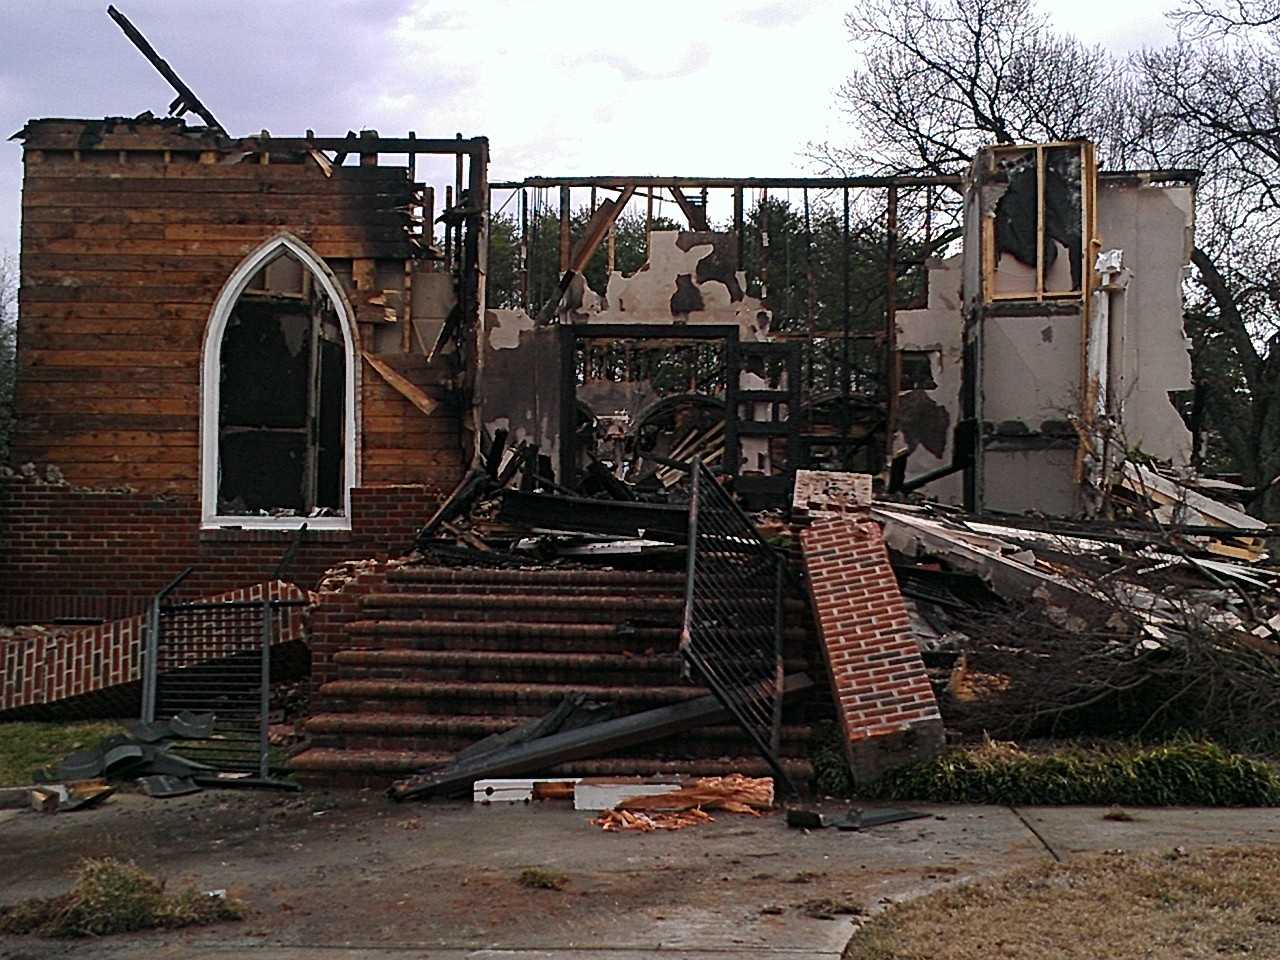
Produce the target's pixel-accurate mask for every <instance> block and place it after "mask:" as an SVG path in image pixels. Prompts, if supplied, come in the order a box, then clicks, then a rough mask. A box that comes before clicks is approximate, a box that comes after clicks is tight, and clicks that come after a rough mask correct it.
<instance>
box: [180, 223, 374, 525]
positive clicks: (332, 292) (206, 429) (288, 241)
mask: <svg viewBox="0 0 1280 960" xmlns="http://www.w3.org/2000/svg"><path fill="white" fill-rule="evenodd" d="M286 254H288V255H292V256H293V257H295V258H296V259H297V260H298V261H299V263H300V264H301V265H302V268H303V269H304V270H309V271H310V272H311V274H312V276H313V277H314V278H315V280H316V281H317V282H318V283H319V284H320V286H321V287H322V288H323V289H324V292H325V293H326V294H327V295H328V297H329V300H330V302H331V303H332V304H333V306H334V310H335V311H336V312H337V314H338V326H339V328H340V329H341V330H342V339H343V347H344V350H345V354H344V359H345V362H346V374H347V375H346V377H344V383H343V391H344V396H343V416H342V423H343V467H342V471H343V476H342V484H343V494H342V503H343V512H342V516H340V517H305V516H297V517H262V516H251V515H236V514H222V513H220V512H219V511H218V480H219V475H220V472H221V464H220V451H219V411H220V409H221V369H222V342H223V335H224V334H225V333H226V329H227V324H228V323H229V321H230V319H231V315H232V312H233V311H234V309H235V306H236V302H237V301H238V300H239V299H240V295H241V294H242V293H244V291H245V288H246V287H247V286H248V285H249V282H250V280H252V279H253V277H254V276H255V275H256V274H257V272H258V271H259V270H260V269H262V268H263V267H264V266H266V265H267V264H268V263H270V262H271V261H272V260H274V259H275V258H277V257H280V256H284V255H286ZM358 344H359V334H358V332H357V330H356V325H355V312H354V311H353V310H352V308H351V304H350V302H349V301H348V300H347V298H346V295H345V294H344V293H343V291H342V284H341V282H340V281H339V280H338V278H337V277H336V276H335V275H334V274H333V271H332V270H330V269H329V266H328V264H326V263H325V261H324V259H323V258H322V257H320V256H319V255H318V254H316V252H315V251H313V250H312V249H311V248H310V247H308V246H307V245H306V244H305V243H303V242H302V241H301V240H299V239H298V238H297V237H295V236H294V235H293V234H290V233H288V232H281V233H278V234H276V235H275V236H274V237H271V238H270V239H269V240H267V241H265V242H264V243H262V244H261V245H260V246H259V247H258V248H257V249H256V250H254V251H253V252H251V253H250V254H249V255H248V256H246V257H245V258H244V259H243V260H241V261H240V264H239V265H238V266H237V267H236V269H235V270H234V271H232V273H231V276H230V277H228V278H227V281H226V283H225V284H223V287H222V290H221V291H220V292H219V293H218V297H217V299H216V300H215V301H214V304H213V309H212V311H211V312H210V314H209V322H208V324H207V325H206V327H205V337H204V345H203V348H202V352H201V374H200V517H201V526H203V527H210V528H216V527H222V526H237V527H252V528H256V529H276V530H280V529H286V530H288V529H295V528H297V527H298V526H299V525H300V524H302V523H304V522H305V523H306V524H307V526H308V528H311V529H317V528H327V529H337V530H349V529H351V489H352V488H353V487H355V486H357V485H358V483H359V458H358V456H357V447H358V443H357V438H356V424H357V419H356V396H357V395H358V394H357V391H358V390H359V386H360V384H359V378H360V372H361V371H360V364H359V363H358V362H357V360H358V358H359V349H358Z"/></svg>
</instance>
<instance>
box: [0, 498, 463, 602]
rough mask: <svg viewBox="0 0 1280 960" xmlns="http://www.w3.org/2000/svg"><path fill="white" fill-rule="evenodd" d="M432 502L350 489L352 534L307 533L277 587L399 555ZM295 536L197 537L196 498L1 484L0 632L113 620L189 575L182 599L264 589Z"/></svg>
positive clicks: (207, 533) (239, 533)
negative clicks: (0, 626)
mask: <svg viewBox="0 0 1280 960" xmlns="http://www.w3.org/2000/svg"><path fill="white" fill-rule="evenodd" d="M440 499H441V493H440V491H439V490H436V489H433V488H429V487H427V486H425V485H421V484H413V485H401V486H377V487H357V488H355V489H353V490H352V491H351V514H352V529H351V530H315V531H307V532H306V533H305V534H304V535H303V539H302V542H301V543H300V545H299V546H298V549H297V551H296V552H295V554H294V556H293V559H292V561H291V562H290V563H289V565H288V568H287V569H286V570H285V571H284V574H283V578H284V579H286V580H288V581H290V582H293V583H296V584H297V585H298V586H300V587H302V588H303V589H307V590H312V589H315V588H316V587H317V586H318V585H319V583H320V580H321V578H322V577H323V576H324V573H325V571H327V570H328V569H330V568H331V567H334V566H336V565H338V564H340V563H342V562H343V561H347V560H351V559H365V558H372V559H382V560H385V559H387V558H388V557H397V556H401V555H403V554H404V553H406V552H407V551H408V550H409V548H410V546H411V545H412V541H413V537H414V534H415V533H416V532H417V530H418V529H419V528H420V527H421V526H422V524H423V523H424V522H425V521H426V519H427V518H428V517H430V516H431V514H432V512H433V511H434V510H435V508H436V506H437V505H438V504H439V501H440ZM295 539H297V533H296V532H295V531H288V530H242V529H232V528H221V529H216V530H202V529H201V526H200V503H199V501H198V500H197V499H196V498H195V497H191V496H175V495H162V494H154V493H138V492H134V491H129V490H106V491H97V490H85V489H80V488H76V487H72V486H69V485H66V484H57V483H45V482H42V481H39V480H35V479H31V478H27V477H22V476H16V477H9V478H3V479H0V623H9V624H22V623H53V622H54V621H56V620H59V619H63V620H65V619H67V618H84V619H96V620H116V619H120V618H124V617H129V616H132V615H134V614H136V613H139V612H141V611H142V610H143V609H145V608H146V605H147V603H148V602H149V600H150V598H151V597H152V596H153V595H154V594H155V593H156V592H157V591H159V590H160V589H162V588H163V587H164V586H165V585H166V584H167V583H168V582H169V581H170V580H172V579H173V577H174V576H176V575H177V574H178V573H180V572H181V571H182V570H184V569H185V568H187V567H189V566H190V567H194V568H195V570H194V572H193V573H192V574H191V576H190V577H189V578H188V579H187V580H186V581H185V582H184V583H183V585H182V588H181V591H180V594H179V595H180V596H182V597H196V596H207V595H210V594H215V593H221V592H224V591H227V590H232V589H235V588H237V587H243V586H248V585H250V584H254V583H261V582H262V581H265V580H271V579H273V578H274V576H275V572H276V567H277V565H278V564H279V563H280V559H281V557H283V556H284V554H285V551H286V550H288V549H289V546H290V544H291V543H293V541H294V540H295Z"/></svg>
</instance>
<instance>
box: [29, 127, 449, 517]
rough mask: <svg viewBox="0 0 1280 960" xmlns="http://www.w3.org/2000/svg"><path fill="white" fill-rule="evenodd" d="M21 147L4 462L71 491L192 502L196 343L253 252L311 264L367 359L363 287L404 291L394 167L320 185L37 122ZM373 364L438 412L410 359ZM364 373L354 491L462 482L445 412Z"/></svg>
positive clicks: (168, 134)
mask: <svg viewBox="0 0 1280 960" xmlns="http://www.w3.org/2000/svg"><path fill="white" fill-rule="evenodd" d="M22 137H23V140H24V143H25V148H26V150H25V160H24V162H25V181H24V187H23V196H22V248H21V257H22V259H21V275H22V286H21V289H20V300H19V303H20V325H19V341H18V356H19V382H18V392H17V414H18V432H17V437H16V444H15V452H14V459H15V462H18V463H22V462H26V461H32V462H35V463H38V464H44V463H51V464H55V465H57V466H58V467H59V468H60V469H61V470H62V472H63V474H64V476H65V477H66V479H67V480H68V481H70V482H71V483H72V484H75V485H83V486H87V487H96V488H101V487H117V486H129V487H133V488H135V489H137V490H139V491H142V492H148V493H161V492H163V493H173V494H181V495H195V494H197V493H198V488H199V476H200V460H199V458H200V449H199V422H200V364H201V346H202V340H203V337H204V333H205V327H206V324H207V323H208V321H209V318H210V312H211V310H212V308H213V304H214V301H215V299H216V298H217V296H218V293H219V291H220V290H221V288H222V285H223V284H224V283H225V281H226V280H227V278H228V277H229V275H230V274H231V272H232V271H233V270H234V269H235V267H236V265H237V264H238V263H239V262H240V261H241V259H242V258H243V257H244V256H245V255H246V254H247V253H249V252H250V251H252V250H253V249H254V248H256V247H257V246H259V245H260V244H261V243H263V242H264V241H266V240H268V239H269V238H271V237H272V236H274V235H275V234H277V233H278V232H280V231H282V230H284V231H288V232H289V233H291V234H293V235H294V236H296V237H298V238H299V239H301V240H303V241H304V242H305V243H307V244H308V245H309V246H310V247H311V248H312V249H313V250H315V252H316V253H317V254H319V255H320V256H321V257H323V258H325V260H326V262H327V263H328V264H329V266H330V267H331V268H332V269H333V271H334V273H335V274H336V275H337V276H338V277H339V278H340V279H341V280H342V282H343V283H344V285H345V287H346V292H347V295H348V298H349V299H350V301H351V303H352V304H353V306H354V307H355V310H356V313H357V318H358V319H359V320H360V321H361V322H360V324H359V327H360V338H361V341H362V343H363V344H364V346H365V348H366V349H368V348H369V346H370V345H371V344H372V342H373V339H374V338H373V336H372V334H373V328H374V325H375V323H380V322H385V316H386V308H385V306H384V304H383V300H382V298H381V297H380V296H379V295H380V294H381V292H382V291H380V290H379V291H373V290H370V289H366V288H365V283H366V282H367V281H366V280H365V279H364V278H369V277H375V276H377V275H378V274H379V273H386V272H388V271H389V269H390V268H391V267H392V266H393V264H394V265H395V266H396V267H398V268H399V270H400V272H401V273H403V262H404V260H405V259H406V258H407V257H409V256H411V255H412V254H413V250H412V241H411V239H410V236H409V234H408V232H407V230H406V222H407V217H408V213H407V211H408V208H409V205H410V200H411V191H412V189H413V185H412V183H411V182H410V178H409V176H408V171H407V169H406V168H405V167H380V166H365V165H361V166H345V167H343V166H339V167H335V168H334V169H333V171H332V176H326V174H325V172H324V171H322V170H321V168H320V166H319V165H318V164H316V163H315V162H313V161H312V159H311V158H310V157H308V156H307V155H306V154H305V153H302V154H295V155H292V156H283V157H281V156H271V155H270V154H269V153H261V152H249V151H243V150H240V151H238V150H237V149H236V147H235V144H236V142H235V141H230V142H228V141H226V140H225V139H220V140H215V139H213V138H211V136H210V135H209V134H207V133H203V132H195V131H192V130H189V129H187V128H185V126H184V125H182V124H181V123H180V122H176V121H80V120H75V121H69V120H67V121H64V120H43V121H33V122H32V123H31V124H29V125H28V126H27V128H26V129H25V130H24V131H23V133H22ZM264 161H265V162H264ZM379 267H382V269H381V270H380V269H379ZM356 278H359V279H356ZM381 356H382V359H384V360H386V361H387V362H388V363H390V364H392V365H393V366H395V367H396V368H397V369H398V370H399V371H400V372H401V373H402V374H403V375H404V376H406V377H407V378H408V379H409V380H411V381H412V382H414V383H415V384H417V385H418V386H419V387H421V388H423V389H424V390H425V391H426V392H427V393H428V394H429V395H432V396H435V397H437V398H443V392H442V390H441V389H440V388H439V387H438V386H437V385H436V384H437V383H438V382H439V380H440V376H439V374H438V372H437V371H433V370H430V369H428V368H427V366H426V364H425V362H424V361H423V360H422V358H421V356H420V355H417V356H415V355H413V354H408V353H405V354H396V355H394V356H393V355H388V354H383V355H381ZM363 366H364V369H363V370H360V371H353V374H354V375H356V376H357V377H358V382H359V383H360V384H361V392H360V395H359V422H358V425H357V437H356V449H357V456H358V457H359V458H360V463H361V470H360V477H361V484H362V485H370V484H373V485H377V484H383V483H421V484H426V485H428V486H429V487H432V488H443V489H446V490H447V489H448V488H449V487H450V486H451V485H452V484H453V483H454V482H456V479H457V477H458V476H459V475H460V472H461V468H462V454H461V449H460V443H459V437H458V430H459V424H458V417H457V412H456V411H454V410H451V409H450V407H449V405H448V404H442V405H441V406H440V407H439V408H437V410H436V412H435V413H434V414H433V415H432V416H431V417H426V416H424V415H423V414H422V413H420V412H419V411H418V410H417V409H416V408H415V407H414V406H413V405H412V404H411V403H410V402H409V401H408V400H406V399H404V397H402V396H401V395H400V394H399V393H397V392H396V391H395V390H393V389H391V388H390V387H389V386H387V384H386V383H385V382H384V381H383V380H382V379H381V378H380V377H379V376H378V375H377V374H376V373H375V372H373V371H372V370H371V369H370V367H369V366H368V365H367V364H364V365H363Z"/></svg>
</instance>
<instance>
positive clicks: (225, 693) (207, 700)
mask: <svg viewBox="0 0 1280 960" xmlns="http://www.w3.org/2000/svg"><path fill="white" fill-rule="evenodd" d="M190 572H191V571H190V570H187V571H186V572H185V573H183V574H182V575H181V576H180V577H178V578H177V579H176V580H174V582H173V583H171V584H170V585H169V586H168V587H166V588H165V589H164V590H163V591H162V592H161V593H160V594H158V595H157V596H156V598H155V599H154V600H153V601H152V604H151V611H150V615H149V622H148V629H147V642H146V658H145V660H144V674H143V688H142V690H143V692H142V719H143V721H144V722H148V723H150V722H154V721H155V720H156V719H157V718H159V719H162V720H163V719H165V718H169V717H174V716H176V715H178V714H180V713H183V712H184V711H190V712H192V713H196V714H213V735H212V737H211V738H209V739H206V740H189V741H184V742H182V743H180V744H179V745H178V752H179V753H181V754H182V755H183V756H184V757H186V758H187V759H190V760H195V761H197V762H200V763H204V764H207V765H209V766H210V767H213V768H215V769H216V770H218V771H225V772H236V773H249V774H254V775H256V776H258V777H260V778H262V779H264V780H265V779H268V778H269V776H270V773H271V759H270V745H269V742H268V729H267V728H268V724H269V720H270V693H271V647H272V644H273V643H274V642H275V640H276V638H277V637H278V636H279V633H280V629H281V627H282V626H283V625H286V624H287V623H288V620H289V618H291V617H295V616H299V615H300V612H299V610H298V609H297V608H300V607H304V606H306V603H307V602H306V601H305V600H281V599H271V598H264V599H262V600H236V601H212V602H210V601H202V602H169V600H168V597H169V595H170V594H171V593H172V592H173V590H174V589H175V588H176V587H177V586H178V584H179V583H181V582H182V580H183V579H185V577H186V576H187V574H189V573H190Z"/></svg>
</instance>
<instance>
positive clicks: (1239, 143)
mask: <svg viewBox="0 0 1280 960" xmlns="http://www.w3.org/2000/svg"><path fill="white" fill-rule="evenodd" d="M1169 16H1170V19H1171V22H1172V23H1173V24H1174V25H1175V26H1176V27H1177V30H1178V34H1177V38H1176V40H1175V42H1174V43H1173V44H1171V45H1169V46H1168V47H1166V48H1162V49H1157V50H1149V51H1144V52H1142V53H1140V54H1138V55H1136V56H1135V57H1133V58H1129V59H1119V58H1116V57H1113V56H1111V55H1110V54H1108V53H1107V52H1106V51H1105V50H1104V49H1102V48H1100V47H1096V46H1088V45H1085V44H1083V43H1081V42H1079V41H1078V40H1077V39H1075V38H1073V37H1070V36H1064V35H1062V34H1059V33H1056V32H1055V31H1053V30H1052V29H1051V28H1050V26H1049V25H1048V22H1047V20H1046V18H1045V16H1044V15H1043V14H1042V13H1041V12H1039V11H1038V9H1037V7H1036V6H1035V3H1034V0H901V2H898V0H859V2H858V3H857V6H856V8H855V9H854V10H853V12H851V13H850V14H849V15H848V17H847V25H848V28H849V31H850V35H851V38H852V40H853V42H854V45H855V48H856V49H857V50H858V54H857V61H856V64H855V68H854V70H853V72H852V73H851V74H850V76H849V78H848V80H847V81H846V82H845V83H844V85H843V86H842V87H841V89H840V91H839V93H838V102H839V106H840V107H841V109H842V110H843V111H844V112H845V114H846V115H847V116H848V118H849V121H850V127H851V133H852V136H851V138H850V139H849V141H848V142H847V143H825V144H820V145H816V146H815V147H814V148H813V153H814V156H815V157H816V158H817V159H818V160H819V161H820V162H821V163H823V165H824V166H826V167H827V168H828V169H831V170H840V171H850V170H854V169H862V170H866V169H874V170H903V171H913V172H922V173H924V172H927V173H955V172H957V171H959V170H962V169H963V168H964V167H965V165H966V164H967V163H968V161H969V158H970V157H971V156H972V154H973V152H974V150H975V149H976V148H977V147H978V146H980V145H981V144H983V143H990V142H1012V141H1034V140H1053V139H1065V138H1070V137H1077V136H1087V137H1089V138H1090V139H1092V140H1094V141H1095V142H1096V143H1097V144H1098V146H1099V155H1100V159H1101V162H1102V164H1103V166H1104V167H1108V168H1112V169H1143V168H1148V169H1149V168H1152V167H1164V168H1194V169H1200V170H1203V171H1204V177H1203V178H1202V180H1201V182H1200V190H1199V198H1198V205H1197V221H1198V222H1197V236H1196V246H1195V251H1194V254H1193V263H1194V265H1195V267H1196V281H1195V283H1194V284H1193V285H1192V287H1191V289H1190V293H1191V297H1190V299H1189V305H1188V313H1187V321H1188V332H1189V333H1190V334H1191V336H1192V339H1193V342H1194V345H1195V350H1194V351H1193V365H1194V368H1195V375H1196V379H1197V384H1198V385H1199V386H1200V387H1201V389H1202V390H1203V391H1204V393H1205V397H1206V414H1207V418H1208V420H1209V426H1210V427H1211V428H1212V430H1213V433H1214V435H1215V436H1218V437H1221V439H1222V442H1223V444H1224V445H1225V446H1226V448H1227V449H1228V450H1229V453H1230V460H1231V461H1232V462H1233V463H1234V464H1235V465H1236V466H1237V467H1238V468H1239V469H1240V470H1241V472H1242V473H1244V475H1245V477H1246V480H1247V481H1248V482H1250V483H1252V484H1254V485H1255V486H1256V487H1257V488H1258V489H1259V490H1260V491H1261V493H1260V494H1259V496H1258V497H1257V499H1256V500H1255V501H1254V503H1253V504H1252V505H1251V509H1253V510H1254V512H1256V513H1259V514H1260V515H1262V516H1264V517H1272V516H1280V485H1278V486H1277V487H1276V488H1275V489H1273V488H1272V486H1271V485H1272V483H1273V482H1274V481H1275V480H1276V478H1277V477H1280V250H1278V249H1277V244H1280V0H1189V2H1188V3H1187V4H1185V5H1184V6H1182V7H1179V8H1176V9H1174V10H1172V11H1171V12H1170V13H1169Z"/></svg>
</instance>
